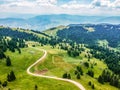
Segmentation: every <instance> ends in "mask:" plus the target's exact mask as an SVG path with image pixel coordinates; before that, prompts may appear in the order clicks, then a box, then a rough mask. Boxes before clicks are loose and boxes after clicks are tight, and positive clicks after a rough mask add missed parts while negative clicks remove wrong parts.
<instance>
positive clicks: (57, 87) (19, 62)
mask: <svg viewBox="0 0 120 90" xmlns="http://www.w3.org/2000/svg"><path fill="white" fill-rule="evenodd" d="M6 55H9V56H10V58H11V62H12V66H10V67H7V66H6V64H5V60H0V68H1V69H0V80H1V81H2V82H3V81H5V80H6V76H7V74H8V73H9V72H10V71H11V70H13V71H14V72H15V75H16V78H17V79H16V80H15V81H13V82H9V83H8V86H7V88H11V89H12V90H34V86H35V84H36V85H37V86H38V90H73V89H74V90H79V89H78V88H77V87H76V86H74V85H72V84H71V83H67V82H64V81H57V80H54V79H46V78H40V77H34V76H30V75H28V74H27V73H26V69H27V68H28V67H29V65H31V64H32V63H34V62H35V61H36V60H37V59H38V58H39V57H41V56H42V55H43V52H41V51H39V50H36V49H33V48H24V49H22V53H21V54H19V53H18V52H17V51H16V52H15V53H11V52H10V51H7V52H6ZM7 88H4V89H3V90H7Z"/></svg>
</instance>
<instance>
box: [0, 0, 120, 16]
mask: <svg viewBox="0 0 120 90" xmlns="http://www.w3.org/2000/svg"><path fill="white" fill-rule="evenodd" d="M0 13H2V14H4V13H23V14H63V13H64V14H74V15H90V16H93V15H94V16H97V15H99V16H104V15H105V16H107V15H109V16H120V0H0Z"/></svg>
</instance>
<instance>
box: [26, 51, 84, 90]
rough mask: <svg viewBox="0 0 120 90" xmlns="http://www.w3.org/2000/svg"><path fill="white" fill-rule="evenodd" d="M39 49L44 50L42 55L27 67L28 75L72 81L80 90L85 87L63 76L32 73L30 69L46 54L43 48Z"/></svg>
mask: <svg viewBox="0 0 120 90" xmlns="http://www.w3.org/2000/svg"><path fill="white" fill-rule="evenodd" d="M40 51H43V52H44V55H43V56H42V57H41V58H40V59H38V60H37V61H36V62H35V63H33V64H32V65H30V66H29V67H28V68H27V73H28V74H29V75H32V76H37V77H43V78H51V79H56V80H61V81H66V82H70V83H73V84H74V85H76V86H77V87H78V88H79V89H80V90H85V88H84V87H83V86H82V85H81V84H80V83H78V82H76V81H73V80H70V79H63V78H58V77H53V76H45V75H41V74H36V73H32V72H30V69H31V68H32V67H33V66H35V65H36V64H37V63H39V62H40V61H42V60H43V59H44V58H45V57H46V55H47V51H46V50H44V49H40Z"/></svg>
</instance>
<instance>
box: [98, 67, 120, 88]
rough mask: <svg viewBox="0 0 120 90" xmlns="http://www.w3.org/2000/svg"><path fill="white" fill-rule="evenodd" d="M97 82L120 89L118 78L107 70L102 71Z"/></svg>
mask: <svg viewBox="0 0 120 90" xmlns="http://www.w3.org/2000/svg"><path fill="white" fill-rule="evenodd" d="M98 82H100V83H101V84H104V83H106V82H108V83H109V84H110V85H112V86H115V87H118V88H120V76H119V75H116V74H114V73H112V72H110V71H109V70H107V69H105V70H103V72H102V74H101V75H100V76H99V77H98Z"/></svg>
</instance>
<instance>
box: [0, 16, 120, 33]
mask: <svg viewBox="0 0 120 90" xmlns="http://www.w3.org/2000/svg"><path fill="white" fill-rule="evenodd" d="M85 23H87V24H88V23H92V24H98V23H110V24H120V16H110V17H107V16H80V15H67V14H58V15H56V14H52V15H39V16H35V17H32V18H27V19H22V18H1V19H0V25H4V26H9V27H20V28H25V29H34V30H39V31H42V30H45V29H48V28H51V27H55V26H59V25H68V24H85Z"/></svg>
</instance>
